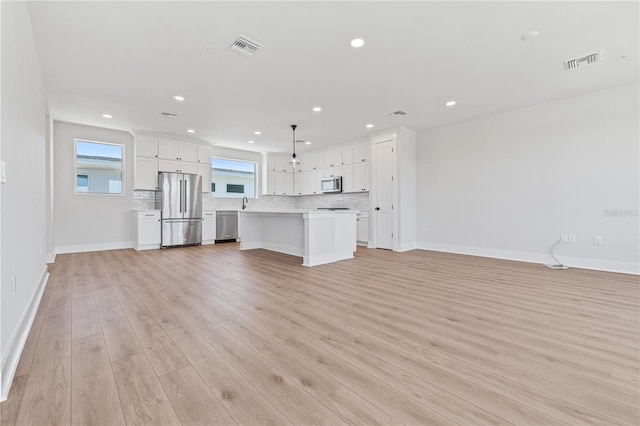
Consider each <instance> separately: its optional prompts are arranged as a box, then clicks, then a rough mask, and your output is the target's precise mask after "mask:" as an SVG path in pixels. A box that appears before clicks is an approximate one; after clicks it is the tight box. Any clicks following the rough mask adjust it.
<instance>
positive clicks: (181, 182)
mask: <svg viewBox="0 0 640 426" xmlns="http://www.w3.org/2000/svg"><path fill="white" fill-rule="evenodd" d="M182 184H183V181H182V179H180V198H179V200H180V207H179V208H180V213H182V198H183V197H182Z"/></svg>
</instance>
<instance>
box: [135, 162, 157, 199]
mask: <svg viewBox="0 0 640 426" xmlns="http://www.w3.org/2000/svg"><path fill="white" fill-rule="evenodd" d="M133 187H134V189H143V190H148V191H155V190H157V189H158V159H157V158H149V157H142V156H136V159H135V165H134V168H133Z"/></svg>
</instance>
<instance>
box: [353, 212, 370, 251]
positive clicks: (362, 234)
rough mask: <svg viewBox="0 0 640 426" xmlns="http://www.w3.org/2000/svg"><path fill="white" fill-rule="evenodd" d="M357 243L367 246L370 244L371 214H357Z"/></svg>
mask: <svg viewBox="0 0 640 426" xmlns="http://www.w3.org/2000/svg"><path fill="white" fill-rule="evenodd" d="M356 241H357V242H358V244H361V245H367V243H368V242H369V213H367V212H360V213H357V214H356Z"/></svg>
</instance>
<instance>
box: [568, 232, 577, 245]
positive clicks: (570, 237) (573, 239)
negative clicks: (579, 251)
mask: <svg viewBox="0 0 640 426" xmlns="http://www.w3.org/2000/svg"><path fill="white" fill-rule="evenodd" d="M569 242H570V243H575V242H576V236H575V235H574V234H569Z"/></svg>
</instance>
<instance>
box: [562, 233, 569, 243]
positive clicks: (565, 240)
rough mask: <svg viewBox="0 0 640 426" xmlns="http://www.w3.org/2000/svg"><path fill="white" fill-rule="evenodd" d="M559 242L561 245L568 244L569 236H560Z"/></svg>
mask: <svg viewBox="0 0 640 426" xmlns="http://www.w3.org/2000/svg"><path fill="white" fill-rule="evenodd" d="M560 242H561V243H568V242H569V235H567V234H560Z"/></svg>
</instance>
